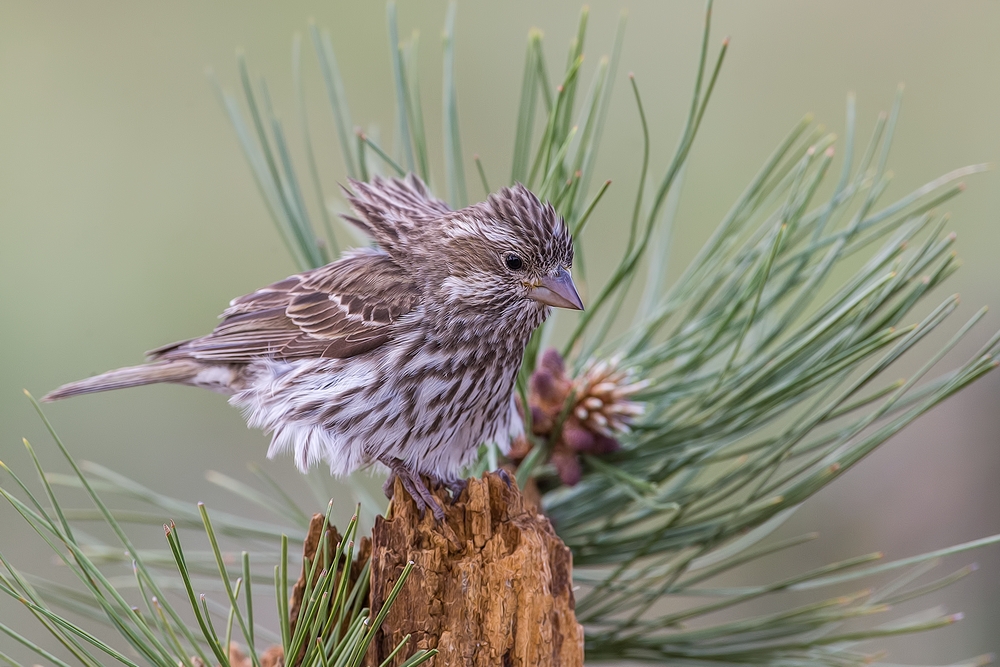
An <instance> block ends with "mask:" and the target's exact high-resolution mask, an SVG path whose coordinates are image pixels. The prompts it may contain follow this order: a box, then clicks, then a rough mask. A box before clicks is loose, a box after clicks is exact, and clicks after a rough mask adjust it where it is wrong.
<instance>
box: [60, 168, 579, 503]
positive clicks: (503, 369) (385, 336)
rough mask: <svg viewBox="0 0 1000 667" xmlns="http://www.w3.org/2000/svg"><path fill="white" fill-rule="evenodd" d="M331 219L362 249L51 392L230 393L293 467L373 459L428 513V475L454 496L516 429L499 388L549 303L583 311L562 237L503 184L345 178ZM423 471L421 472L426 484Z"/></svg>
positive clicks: (509, 402) (535, 204)
mask: <svg viewBox="0 0 1000 667" xmlns="http://www.w3.org/2000/svg"><path fill="white" fill-rule="evenodd" d="M350 184H351V190H350V191H347V198H348V200H349V202H350V204H351V206H352V208H353V210H354V214H353V215H350V216H345V218H346V219H347V220H348V221H350V222H352V223H354V224H355V225H357V226H358V227H360V228H361V229H362V230H364V231H365V232H366V233H368V234H369V235H370V236H371V237H372V238H373V239H374V241H375V243H376V246H375V247H371V248H364V249H359V250H353V251H351V252H348V253H345V254H344V256H343V257H342V258H341V259H339V260H337V261H336V262H333V263H331V264H328V265H326V266H323V267H320V268H318V269H314V270H311V271H306V272H304V273H299V274H296V275H293V276H290V277H289V278H286V279H284V280H282V281H280V282H277V283H274V284H273V285H270V286H268V287H264V288H263V289H259V290H257V291H256V292H253V293H252V294H248V295H246V296H242V297H240V298H238V299H234V300H233V301H232V302H231V303H230V305H229V308H227V309H226V310H225V311H224V312H223V314H222V321H221V323H220V324H219V325H218V326H217V327H216V328H215V330H214V331H213V332H212V333H210V334H208V335H207V336H202V337H201V338H192V339H191V340H186V341H182V342H179V343H174V344H171V345H167V346H164V347H161V348H158V349H156V350H153V351H152V352H150V353H148V359H149V361H148V363H146V364H144V365H141V366H132V367H129V368H121V369H118V370H113V371H109V372H107V373H104V374H101V375H97V376H95V377H92V378H89V379H86V380H80V381H78V382H72V383H70V384H67V385H64V386H62V387H60V388H59V389H57V390H55V391H53V392H52V393H50V394H49V395H48V396H46V397H45V400H50V401H52V400H56V399H61V398H67V397H69V396H75V395H77V394H86V393H90V392H97V391H105V390H108V389H121V388H124V387H135V386H139V385H146V384H153V383H157V382H172V383H177V384H185V385H191V386H195V387H204V388H207V389H212V390H214V391H217V392H221V393H224V394H228V395H230V396H231V398H230V399H229V401H230V403H232V404H233V405H235V406H237V407H239V408H241V409H242V410H243V411H244V413H245V414H246V417H247V421H248V423H249V425H250V426H252V427H257V428H261V429H264V430H266V431H268V432H269V433H270V434H271V435H272V441H271V445H270V448H269V449H268V456H269V457H273V456H275V455H277V454H280V453H282V452H285V451H291V452H293V453H294V458H295V463H296V465H297V466H298V468H299V469H300V470H302V471H303V472H304V471H306V470H308V469H309V468H310V466H312V465H315V464H318V463H320V462H324V463H326V464H328V465H329V467H330V473H331V474H333V475H337V476H340V475H347V474H349V473H351V472H353V471H354V470H357V469H358V468H362V467H365V466H370V465H373V464H382V465H384V466H385V467H387V468H388V469H389V470H390V471H391V472H392V473H393V475H394V476H395V477H398V478H399V480H400V481H401V482H402V484H403V486H404V488H406V490H407V491H408V492H409V493H410V495H411V496H413V499H414V501H415V502H416V504H417V506H418V507H419V508H420V509H421V511H423V510H425V509H427V508H428V507H429V508H430V509H431V511H432V512H433V513H434V515H435V517H436V518H437V519H438V520H440V519H442V518H443V516H444V512H443V509H442V508H441V506H440V505H439V504H438V502H437V501H436V500H435V498H434V497H433V495H432V494H431V493H430V491H429V489H428V486H427V484H428V483H429V484H431V485H432V486H434V485H441V484H443V485H445V486H447V487H448V488H450V489H451V490H452V492H453V494H457V493H458V491H459V490H460V489H461V487H462V484H463V480H461V479H460V477H459V475H460V472H461V470H462V469H463V468H464V467H465V466H467V465H469V464H470V463H471V462H472V461H473V460H474V458H475V455H476V452H477V449H478V447H479V445H480V444H482V443H487V442H495V443H497V444H498V445H499V446H500V447H501V449H506V448H507V447H509V443H510V441H511V439H512V438H513V437H514V436H516V435H517V434H519V433H520V432H521V430H522V423H521V419H520V417H519V415H518V412H517V409H516V406H515V402H514V383H515V379H516V377H517V374H518V370H519V369H520V366H521V359H522V356H523V354H524V349H525V346H526V344H527V342H528V339H529V337H530V336H531V333H532V331H534V330H535V328H536V327H537V326H538V325H539V324H541V323H542V321H544V320H545V318H546V316H548V314H549V312H550V307H552V306H554V307H557V308H570V309H577V310H579V309H582V308H583V304H582V302H581V300H580V297H579V295H578V294H577V291H576V287H575V286H574V284H573V279H572V277H571V275H570V269H571V266H572V263H573V241H572V238H571V236H570V233H569V230H568V228H567V227H566V224H565V222H564V221H563V220H562V219H561V218H560V217H559V216H558V215H557V214H556V212H555V210H554V209H553V208H552V206H551V205H550V204H543V203H542V202H541V201H539V199H538V198H537V197H536V196H535V195H534V194H532V193H531V192H530V191H529V190H528V189H527V188H525V187H523V186H521V185H515V186H514V187H511V188H504V189H502V190H500V191H499V192H496V193H494V194H492V195H490V197H489V198H488V199H487V200H486V201H485V202H482V203H479V204H475V205H472V206H469V207H467V208H464V209H461V210H458V211H453V210H451V209H449V208H448V206H447V205H446V204H445V203H444V202H442V201H440V200H438V199H436V198H434V197H433V196H432V195H431V194H430V193H429V192H428V190H427V188H426V187H425V186H424V184H423V183H422V182H421V181H420V179H419V178H417V177H416V176H414V175H410V176H408V177H407V178H406V179H405V180H397V179H381V178H375V179H374V180H373V182H371V183H362V182H358V181H351V182H350ZM422 476H426V477H427V478H428V480H427V481H426V482H425V481H424V479H422Z"/></svg>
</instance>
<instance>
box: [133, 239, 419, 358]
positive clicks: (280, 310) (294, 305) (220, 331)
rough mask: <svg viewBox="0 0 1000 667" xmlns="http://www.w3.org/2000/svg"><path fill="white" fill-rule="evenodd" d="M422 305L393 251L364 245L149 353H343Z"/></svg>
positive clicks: (365, 346)
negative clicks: (200, 332)
mask: <svg viewBox="0 0 1000 667" xmlns="http://www.w3.org/2000/svg"><path fill="white" fill-rule="evenodd" d="M419 304H420V292H419V290H418V289H417V286H416V285H415V284H414V283H413V282H412V281H411V280H410V279H409V277H408V276H407V275H406V273H405V271H403V270H402V269H401V268H400V267H399V266H398V265H397V264H396V263H395V262H394V261H393V260H392V258H391V257H390V256H389V255H387V254H386V253H385V252H382V251H380V250H375V249H366V250H360V251H356V252H354V253H352V254H350V255H348V256H346V257H344V258H343V259H341V260H339V261H337V262H334V263H333V264H328V265H326V266H324V267H321V268H318V269H314V270H312V271H307V272H305V273H300V274H297V275H294V276H290V277H289V278H286V279H284V280H282V281H279V282H276V283H274V284H273V285H269V286H268V287H265V288H262V289H259V290H257V291H256V292H253V293H251V294H247V295H246V296H242V297H239V298H238V299H233V301H232V302H231V303H230V306H229V308H227V309H226V310H225V312H223V314H222V318H223V319H222V322H220V323H219V325H218V326H217V327H216V328H215V331H213V332H212V333H210V334H208V335H207V336H203V337H202V338H195V339H192V340H189V341H184V342H181V343H174V344H172V345H168V346H165V347H162V348H159V349H157V350H153V351H152V352H150V353H149V354H150V356H151V357H152V358H153V359H176V358H194V359H199V360H204V361H212V362H218V363H249V362H250V361H253V360H255V359H258V358H260V357H269V358H273V359H302V358H310V357H328V358H346V357H351V356H354V355H357V354H363V353H364V352H368V351H370V350H373V349H375V348H377V347H379V346H380V345H382V344H383V343H385V342H386V341H387V340H389V339H390V338H391V337H392V335H393V333H394V332H395V331H396V329H397V322H398V320H399V319H400V318H401V317H402V316H404V315H406V314H407V313H409V312H411V311H413V310H414V309H415V308H417V307H418V306H419Z"/></svg>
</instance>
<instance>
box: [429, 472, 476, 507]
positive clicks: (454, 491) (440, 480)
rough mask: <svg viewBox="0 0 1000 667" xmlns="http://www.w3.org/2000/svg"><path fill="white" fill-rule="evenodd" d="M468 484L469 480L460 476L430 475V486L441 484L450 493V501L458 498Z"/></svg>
mask: <svg viewBox="0 0 1000 667" xmlns="http://www.w3.org/2000/svg"><path fill="white" fill-rule="evenodd" d="M468 485H469V480H467V479H465V478H462V477H431V486H441V487H444V488H445V489H447V490H448V492H449V493H450V494H451V502H455V501H457V500H458V497H459V496H460V495H462V491H465V487H467V486H468Z"/></svg>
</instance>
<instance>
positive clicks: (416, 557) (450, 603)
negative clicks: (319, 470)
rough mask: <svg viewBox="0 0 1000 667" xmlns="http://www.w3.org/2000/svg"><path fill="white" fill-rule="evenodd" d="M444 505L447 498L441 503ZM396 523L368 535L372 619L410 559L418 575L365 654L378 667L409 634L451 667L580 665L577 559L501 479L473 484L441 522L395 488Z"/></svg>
mask: <svg viewBox="0 0 1000 667" xmlns="http://www.w3.org/2000/svg"><path fill="white" fill-rule="evenodd" d="M439 497H441V496H439ZM393 507H394V509H393V516H392V518H391V519H385V518H383V517H378V518H377V519H376V520H375V528H374V530H373V533H372V569H371V582H372V590H371V602H372V607H373V609H372V614H373V615H375V614H377V613H378V611H379V609H381V607H382V605H383V602H384V600H385V599H386V596H388V594H389V592H390V591H391V590H392V587H393V584H394V583H395V582H396V580H397V579H398V578H399V574H400V572H401V571H402V569H403V567H404V566H405V565H406V563H407V562H408V561H411V560H412V561H413V562H414V568H413V571H412V572H411V574H410V577H409V579H407V581H406V584H405V585H404V586H403V589H402V591H401V592H400V595H399V597H397V598H396V601H395V603H394V604H393V606H392V608H391V609H390V611H389V614H388V616H387V617H386V619H385V622H384V623H383V625H382V628H381V630H380V631H379V633H378V634H377V635H376V638H375V641H374V643H373V645H372V647H371V649H370V650H369V654H368V658H369V660H368V662H369V664H372V665H379V664H381V663H382V661H383V660H384V659H385V658H386V657H387V656H388V655H389V653H390V652H391V651H392V649H393V648H395V647H396V645H397V644H398V643H399V642H400V640H402V639H403V637H405V636H406V635H407V634H409V635H411V638H410V641H409V643H408V644H407V648H406V649H404V650H403V651H402V652H401V655H400V656H398V657H397V658H396V659H395V660H394V662H392V663H391V664H392V665H400V664H401V663H402V662H403V661H404V660H405V657H406V656H407V655H410V654H411V653H412V652H413V651H414V650H416V649H421V648H423V649H431V648H436V649H437V650H438V651H439V653H438V655H437V656H436V657H435V658H433V659H432V661H431V663H430V664H431V665H435V666H437V667H445V666H449V667H450V666H452V665H461V666H462V667H479V666H482V667H486V666H490V667H494V666H500V667H549V666H551V667H556V666H559V667H577V666H579V665H582V664H583V628H582V627H581V626H580V625H579V624H578V623H577V622H576V615H575V613H574V598H573V589H572V557H571V555H570V551H569V549H568V548H567V547H566V545H564V544H563V543H562V541H561V540H560V539H559V538H558V537H557V536H556V534H555V531H553V529H552V525H551V524H550V523H549V521H548V519H547V518H545V517H544V516H543V515H541V514H539V513H538V512H537V511H536V510H535V509H534V508H533V507H531V506H529V505H528V504H527V503H525V501H524V498H523V497H522V495H521V494H520V492H519V491H518V490H517V488H516V486H514V485H513V484H511V485H508V483H507V481H506V480H505V479H503V478H501V477H500V476H498V475H496V474H489V475H486V476H484V477H483V479H481V480H477V479H473V480H470V481H469V486H468V488H467V489H466V491H465V492H464V493H463V494H462V496H461V498H460V499H459V500H458V501H457V502H456V503H454V504H448V503H444V507H445V511H446V513H447V515H446V520H445V524H444V525H441V526H438V525H436V524H435V522H434V519H433V517H431V515H430V513H429V512H428V513H427V515H426V516H425V517H420V515H419V513H418V512H417V509H416V506H415V505H414V503H413V501H412V500H411V499H410V497H409V495H408V494H407V493H406V492H405V491H403V489H402V488H401V485H400V483H399V482H398V481H397V482H396V489H395V500H394V501H393Z"/></svg>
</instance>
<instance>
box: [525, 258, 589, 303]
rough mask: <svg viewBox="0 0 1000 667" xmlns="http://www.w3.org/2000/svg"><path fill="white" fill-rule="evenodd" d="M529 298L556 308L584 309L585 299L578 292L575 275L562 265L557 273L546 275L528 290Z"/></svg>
mask: <svg viewBox="0 0 1000 667" xmlns="http://www.w3.org/2000/svg"><path fill="white" fill-rule="evenodd" d="M528 298H529V299H534V300H535V301H538V302H539V303H544V304H546V305H548V306H554V307H556V308H569V309H570V310H583V301H581V300H580V295H579V294H577V292H576V285H574V284H573V276H571V275H570V274H569V271H567V270H566V269H564V268H562V267H560V268H559V271H558V272H556V274H555V275H552V276H545V277H544V278H542V280H541V281H540V282H539V284H538V285H535V286H534V287H532V288H531V290H530V291H529V292H528Z"/></svg>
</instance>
